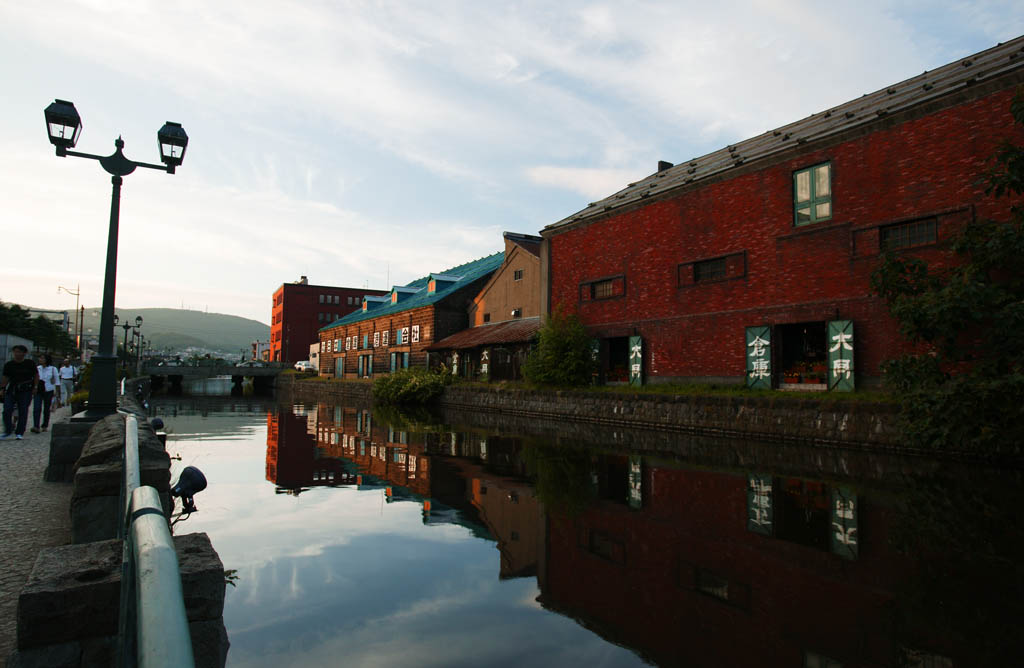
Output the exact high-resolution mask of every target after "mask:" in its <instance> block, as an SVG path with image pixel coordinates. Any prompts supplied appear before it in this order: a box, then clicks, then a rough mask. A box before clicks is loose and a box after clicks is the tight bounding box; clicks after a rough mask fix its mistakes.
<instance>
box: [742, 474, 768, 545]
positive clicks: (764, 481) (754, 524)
mask: <svg viewBox="0 0 1024 668" xmlns="http://www.w3.org/2000/svg"><path fill="white" fill-rule="evenodd" d="M747 531H753V532H754V533H759V534H764V535H765V536H770V535H772V477H771V476H770V475H759V474H756V473H751V474H750V475H749V476H748V477H747Z"/></svg>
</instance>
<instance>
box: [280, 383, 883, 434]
mask: <svg viewBox="0 0 1024 668" xmlns="http://www.w3.org/2000/svg"><path fill="white" fill-rule="evenodd" d="M371 387H372V386H371V384H370V383H369V382H367V381H329V382H325V381H320V380H302V379H300V378H299V377H297V376H295V375H292V374H286V375H282V376H279V377H278V389H279V390H282V391H285V392H291V393H294V395H295V396H297V397H301V398H312V399H319V398H327V397H339V398H348V399H351V400H356V401H366V402H368V401H370V400H371V399H372V396H371ZM439 404H440V406H441V407H442V408H446V409H458V410H463V411H486V412H489V413H493V414H496V415H508V416H517V417H525V418H540V419H546V420H559V421H568V422H576V423H587V424H594V425H604V426H607V427H622V428H641V429H658V430H664V431H675V432H684V433H691V434H702V435H709V436H712V435H713V436H722V437H729V438H751V439H756V440H760V441H784V442H791V443H810V442H813V443H816V444H821V445H832V446H854V447H856V446H877V447H891V446H896V445H898V443H899V432H898V429H897V426H896V418H897V411H898V409H897V407H895V406H893V405H890V404H882V403H872V402H864V401H853V400H850V401H843V400H835V399H832V398H829V399H828V400H823V399H818V398H815V397H811V396H808V397H806V398H803V397H794V396H792V395H785V396H779V397H763V396H751V397H737V396H714V395H711V396H691V395H670V394H633V393H621V394H617V393H612V392H587V391H575V390H574V391H555V390H524V389H509V388H505V387H501V386H493V387H485V386H480V385H453V386H450V387H448V388H445V391H444V394H443V395H442V396H441V398H440V400H439Z"/></svg>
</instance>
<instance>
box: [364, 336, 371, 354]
mask: <svg viewBox="0 0 1024 668" xmlns="http://www.w3.org/2000/svg"><path fill="white" fill-rule="evenodd" d="M369 347H370V335H369V334H363V350H366V349H367V348H369Z"/></svg>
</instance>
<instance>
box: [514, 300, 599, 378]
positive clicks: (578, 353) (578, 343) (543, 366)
mask: <svg viewBox="0 0 1024 668" xmlns="http://www.w3.org/2000/svg"><path fill="white" fill-rule="evenodd" d="M590 345H591V339H590V337H589V336H588V335H587V331H586V329H584V327H583V323H582V322H580V319H579V318H578V317H577V316H576V314H575V313H570V314H568V315H567V314H566V313H565V312H564V311H563V310H562V309H561V308H558V309H556V310H555V311H554V312H553V313H552V314H551V316H550V317H549V318H548V319H547V322H545V323H544V326H543V327H541V329H540V332H539V333H538V342H537V346H536V348H534V349H533V351H531V352H530V356H529V357H528V358H527V359H526V364H524V365H523V376H525V377H526V380H528V381H529V382H531V383H536V384H537V385H554V386H558V387H575V386H580V385H589V384H590V383H591V382H592V380H593V371H594V361H593V359H592V358H591V352H590Z"/></svg>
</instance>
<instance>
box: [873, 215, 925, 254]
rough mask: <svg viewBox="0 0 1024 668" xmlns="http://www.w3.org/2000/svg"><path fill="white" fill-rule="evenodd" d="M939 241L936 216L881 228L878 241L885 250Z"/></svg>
mask: <svg viewBox="0 0 1024 668" xmlns="http://www.w3.org/2000/svg"><path fill="white" fill-rule="evenodd" d="M936 241H938V223H937V222H936V220H935V219H934V218H928V219H926V220H915V221H912V222H909V223H900V224H899V225H887V226H886V227H883V228H881V229H879V231H878V242H879V244H880V245H881V247H882V250H883V251H887V250H890V251H891V250H897V249H900V248H912V247H914V246H924V245H926V244H933V243H935V242H936Z"/></svg>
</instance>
